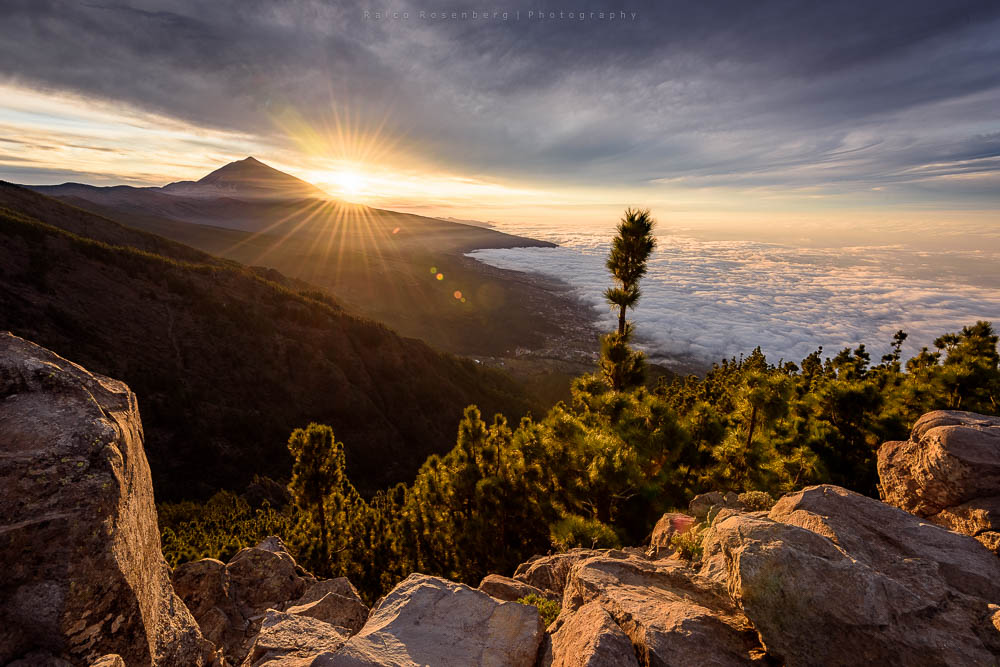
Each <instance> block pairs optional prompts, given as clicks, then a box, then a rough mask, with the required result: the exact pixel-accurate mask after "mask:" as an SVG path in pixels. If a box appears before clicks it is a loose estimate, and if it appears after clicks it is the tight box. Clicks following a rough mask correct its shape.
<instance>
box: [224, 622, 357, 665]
mask: <svg viewBox="0 0 1000 667" xmlns="http://www.w3.org/2000/svg"><path fill="white" fill-rule="evenodd" d="M349 634H350V632H349V631H348V630H347V629H346V628H339V627H335V626H332V625H330V624H328V623H324V622H322V621H320V620H317V619H315V618H309V617H307V616H296V615H294V614H287V613H284V612H280V611H275V610H274V609H271V610H268V612H267V613H266V614H265V615H264V619H263V621H261V625H260V632H259V633H258V634H257V636H256V637H255V638H254V643H253V646H252V647H251V648H250V652H249V653H248V654H247V657H246V660H245V661H244V662H243V665H244V667H263V665H272V666H274V667H277V666H278V665H284V666H285V667H290V666H291V665H303V666H305V665H309V664H311V663H312V662H313V661H314V660H315V659H316V658H317V657H319V656H321V655H323V654H327V655H329V654H331V653H332V652H333V651H336V650H337V649H338V648H340V647H341V646H343V645H344V642H345V641H347V637H348V635H349Z"/></svg>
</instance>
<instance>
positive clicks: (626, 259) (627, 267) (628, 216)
mask: <svg viewBox="0 0 1000 667" xmlns="http://www.w3.org/2000/svg"><path fill="white" fill-rule="evenodd" d="M653 226H654V222H653V218H652V217H651V216H650V214H649V211H648V210H645V211H639V210H635V209H631V208H630V209H626V211H625V215H624V216H623V217H622V219H621V221H620V222H619V223H618V233H617V235H616V236H615V238H614V239H613V240H612V241H611V252H610V253H609V254H608V261H607V267H608V271H610V272H611V277H612V279H613V280H614V283H615V284H614V286H613V287H609V288H608V289H607V290H605V292H604V298H605V299H607V301H608V303H609V304H611V307H612V308H617V309H618V330H617V331H613V332H611V333H609V334H607V335H605V336H603V337H602V338H601V361H600V368H601V373H602V374H603V376H604V379H605V380H606V381H607V383H608V384H609V385H611V388H612V389H614V390H615V391H621V390H624V389H629V388H631V387H637V386H639V385H640V384H642V382H643V379H644V378H645V360H644V358H643V355H642V353H641V352H638V351H636V350H633V349H632V348H631V347H629V342H630V341H631V339H632V324H631V323H630V322H628V321H627V320H626V319H625V316H626V314H627V311H628V309H629V308H635V306H636V304H637V303H639V296H640V292H639V280H640V279H641V278H642V277H643V276H644V275H646V263H647V261H648V260H649V255H650V254H651V253H652V252H653V248H655V247H656V239H655V238H654V237H653Z"/></svg>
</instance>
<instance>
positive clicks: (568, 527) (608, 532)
mask: <svg viewBox="0 0 1000 667" xmlns="http://www.w3.org/2000/svg"><path fill="white" fill-rule="evenodd" d="M549 537H550V539H551V540H552V545H553V546H554V547H556V548H557V549H559V550H561V551H565V550H567V549H572V548H573V547H586V548H588V549H613V548H615V547H619V546H621V541H620V540H619V539H618V534H617V533H615V531H614V529H612V528H611V526H608V525H607V524H604V523H601V522H600V521H598V520H597V519H587V518H584V517H582V516H577V515H575V514H571V515H570V516H567V517H566V518H564V519H562V520H560V521H557V522H556V523H554V524H552V525H551V526H550V527H549Z"/></svg>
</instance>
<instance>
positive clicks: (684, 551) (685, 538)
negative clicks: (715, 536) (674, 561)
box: [670, 527, 704, 563]
mask: <svg viewBox="0 0 1000 667" xmlns="http://www.w3.org/2000/svg"><path fill="white" fill-rule="evenodd" d="M703 537H704V536H703V535H702V534H701V531H700V530H698V529H697V528H694V527H692V528H691V530H689V531H687V532H686V533H675V534H674V535H673V536H672V537H671V538H670V546H671V547H673V548H674V551H676V552H677V555H678V556H680V557H681V558H682V559H684V560H686V561H688V562H689V563H696V562H698V561H700V560H701V555H702V553H703V551H704V550H703V548H702V545H701V543H702V539H703Z"/></svg>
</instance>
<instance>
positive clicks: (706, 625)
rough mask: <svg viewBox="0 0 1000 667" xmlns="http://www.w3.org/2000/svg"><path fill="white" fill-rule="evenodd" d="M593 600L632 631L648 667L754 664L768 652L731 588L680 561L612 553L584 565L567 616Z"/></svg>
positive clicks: (572, 584)
mask: <svg viewBox="0 0 1000 667" xmlns="http://www.w3.org/2000/svg"><path fill="white" fill-rule="evenodd" d="M592 603H596V604H598V605H599V606H600V607H601V608H602V609H604V611H606V612H607V613H608V615H609V616H610V617H611V618H612V619H613V620H614V621H615V623H616V624H617V625H618V627H620V628H621V629H622V630H623V631H624V632H625V634H626V635H627V636H628V637H629V639H630V640H631V643H632V645H633V646H634V648H635V654H636V655H637V656H638V657H639V661H640V663H641V664H643V665H648V666H650V667H658V666H664V667H665V666H667V665H717V666H718V665H746V664H750V663H751V662H753V661H754V660H755V659H757V657H758V656H759V654H760V653H761V646H760V643H759V641H758V640H757V636H756V634H755V633H754V631H753V628H752V627H751V625H750V623H749V621H748V620H747V619H746V617H745V616H744V615H743V613H742V612H741V611H740V610H739V608H738V607H737V606H736V605H735V604H734V603H733V602H732V601H731V600H730V599H729V596H728V595H727V594H726V590H725V588H723V587H722V586H719V585H718V584H717V583H715V582H713V581H711V580H709V579H706V578H704V577H702V576H700V575H699V574H697V573H696V572H694V571H693V570H692V569H691V568H690V567H689V566H688V565H686V564H685V563H683V562H682V561H680V560H678V559H666V560H657V561H650V560H646V559H644V558H638V557H635V556H629V557H626V558H614V557H609V556H607V555H605V556H595V557H592V558H589V559H585V560H581V561H579V562H577V563H576V564H575V565H574V566H573V568H572V570H571V572H570V575H569V577H568V579H567V581H566V590H565V593H564V595H563V614H567V613H570V612H576V613H579V612H580V611H582V609H583V608H584V607H585V606H587V605H588V604H592ZM563 627H564V626H562V627H560V628H559V631H560V632H561V631H562V629H563ZM584 639H586V638H584Z"/></svg>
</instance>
